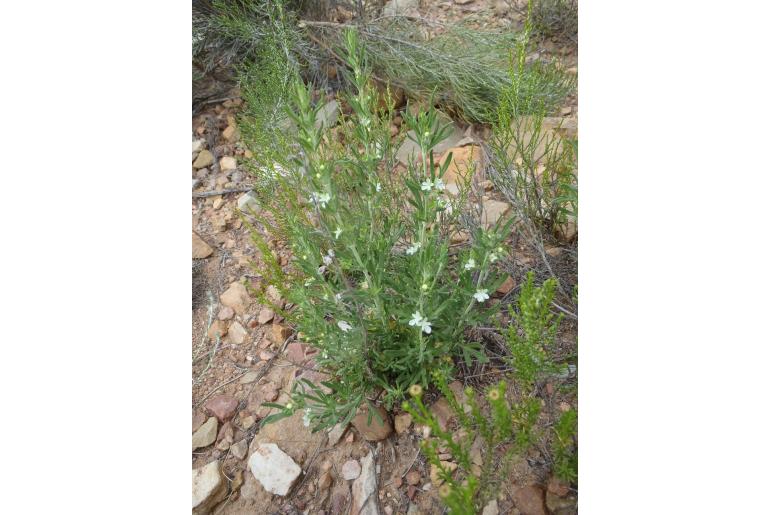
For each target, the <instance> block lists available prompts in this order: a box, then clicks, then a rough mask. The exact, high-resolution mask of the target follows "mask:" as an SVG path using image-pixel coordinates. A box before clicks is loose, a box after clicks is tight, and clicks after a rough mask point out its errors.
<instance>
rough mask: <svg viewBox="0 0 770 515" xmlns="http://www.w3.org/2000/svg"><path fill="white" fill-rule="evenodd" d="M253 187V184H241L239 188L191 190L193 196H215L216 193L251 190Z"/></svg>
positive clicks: (223, 193)
mask: <svg viewBox="0 0 770 515" xmlns="http://www.w3.org/2000/svg"><path fill="white" fill-rule="evenodd" d="M253 189H254V186H242V187H240V188H231V189H229V190H211V191H198V192H193V194H192V196H193V198H203V197H215V196H217V195H227V194H228V193H243V192H245V191H251V190H253Z"/></svg>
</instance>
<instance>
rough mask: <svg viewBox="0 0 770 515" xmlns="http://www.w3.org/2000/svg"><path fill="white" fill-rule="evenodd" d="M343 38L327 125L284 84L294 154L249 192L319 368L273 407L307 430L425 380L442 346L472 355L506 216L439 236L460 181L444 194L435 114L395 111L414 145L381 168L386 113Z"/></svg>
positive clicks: (477, 354) (453, 213)
mask: <svg viewBox="0 0 770 515" xmlns="http://www.w3.org/2000/svg"><path fill="white" fill-rule="evenodd" d="M345 45H346V48H345V51H346V56H347V61H348V62H347V65H348V67H349V68H350V70H351V72H350V77H348V79H349V80H350V82H351V83H352V84H353V85H354V90H355V91H354V93H352V94H351V95H349V96H347V97H346V98H345V102H346V103H347V104H348V105H349V106H350V108H351V109H352V115H351V117H350V119H349V120H346V121H344V123H343V124H342V125H341V127H339V128H337V129H334V130H333V131H332V130H331V129H330V128H329V127H328V124H325V123H319V119H318V115H319V112H320V109H321V107H320V106H319V107H313V106H312V105H311V93H310V91H308V89H307V88H306V87H305V86H303V85H301V84H298V85H297V86H296V87H295V88H294V95H293V96H294V98H293V100H294V108H293V109H292V111H291V114H290V116H291V118H292V120H293V121H294V124H295V125H296V143H297V145H296V155H295V156H294V157H293V159H292V166H291V167H290V168H289V169H288V170H281V171H279V172H277V173H276V174H275V188H274V189H272V190H270V191H263V192H262V194H261V198H262V203H263V206H264V207H265V208H266V210H268V211H271V212H272V213H273V215H274V220H275V222H276V223H275V224H274V225H272V226H271V227H270V228H271V229H272V230H273V231H274V232H275V233H277V234H279V235H280V236H281V237H283V238H285V239H286V241H288V242H289V244H290V246H291V249H292V252H293V255H294V261H293V264H294V270H293V272H292V273H291V274H289V275H288V276H285V277H284V276H281V274H280V273H279V270H278V269H277V267H273V268H272V272H271V274H270V275H271V277H270V279H271V282H272V283H273V285H274V286H276V287H277V288H278V289H279V290H280V291H281V292H282V293H283V295H284V296H285V297H286V298H287V300H288V301H289V302H290V303H292V304H293V306H294V308H293V309H292V310H290V311H288V312H286V313H285V315H286V316H287V318H288V319H289V320H290V321H291V322H293V323H294V324H295V325H296V327H297V329H298V331H299V334H300V335H301V337H302V339H303V341H306V342H308V343H309V344H310V345H312V346H313V347H315V348H316V349H317V350H318V353H317V354H316V357H315V361H316V363H317V364H318V365H319V366H320V367H321V368H323V369H324V370H325V371H326V372H327V373H328V374H329V380H328V381H324V382H323V383H322V384H313V383H311V382H309V381H306V382H300V383H297V384H296V385H295V389H294V390H293V398H292V402H291V403H290V404H288V405H286V406H279V407H280V408H281V411H280V412H279V413H277V414H276V416H284V415H287V414H289V413H291V412H293V411H294V410H296V409H304V410H305V411H306V415H307V417H306V420H307V421H308V422H309V423H312V424H313V426H314V428H316V429H320V428H321V427H328V426H331V425H333V424H336V423H338V422H340V421H343V420H350V418H351V417H352V416H354V415H355V413H356V411H357V409H358V408H359V406H361V405H362V404H363V403H367V402H373V401H375V400H378V401H384V402H385V404H386V405H388V406H391V405H392V404H393V403H394V402H398V401H400V400H401V399H403V397H404V394H405V392H406V390H407V389H408V388H409V386H410V385H413V384H420V385H423V386H425V387H427V386H428V385H429V384H430V383H431V377H432V376H431V373H432V372H433V371H434V370H439V369H442V370H446V369H448V368H450V367H451V366H452V358H453V357H461V358H463V359H465V360H467V361H470V360H472V359H484V354H483V352H482V350H481V347H480V345H479V344H478V343H475V342H472V341H468V340H467V339H466V334H465V333H466V329H467V328H468V327H470V326H473V325H474V324H477V323H480V322H482V321H486V320H488V317H489V316H490V315H491V312H492V311H493V310H494V309H495V308H494V307H493V306H490V305H489V304H490V303H488V302H487V300H488V299H489V296H490V294H491V293H492V292H494V291H495V289H496V288H497V287H498V286H499V284H500V283H501V278H500V277H499V275H498V274H496V273H495V272H493V270H492V269H491V265H492V264H493V263H494V262H495V261H497V260H499V259H501V258H502V257H503V256H504V252H505V251H504V249H503V247H502V246H501V244H502V241H503V237H504V235H505V234H507V232H508V231H509V230H510V224H511V222H510V221H508V222H507V224H505V225H502V224H498V225H496V226H495V227H493V228H492V229H489V230H484V229H481V228H478V229H476V230H475V231H473V233H472V235H471V242H472V243H471V244H470V245H468V246H466V248H462V249H456V248H454V247H453V248H452V249H450V242H451V238H450V234H451V230H452V227H453V226H456V224H457V222H458V216H459V213H460V204H461V203H462V202H463V198H464V195H463V194H462V193H463V192H464V191H466V190H467V181H466V183H461V184H459V185H458V189H459V190H460V192H461V195H460V196H459V197H454V196H452V195H451V194H450V193H449V189H448V188H447V184H446V183H445V182H444V180H445V179H446V177H445V174H446V171H447V169H448V167H449V165H450V164H451V156H450V158H449V159H447V160H446V161H445V162H444V163H443V164H442V165H441V166H437V165H436V163H435V162H434V156H433V153H432V149H433V148H434V147H435V146H436V144H438V143H439V142H440V141H442V139H443V138H444V137H445V135H446V133H447V127H442V126H440V124H439V123H438V121H437V115H436V112H435V111H431V112H427V113H422V114H420V115H418V116H412V115H410V114H408V113H405V114H404V120H405V123H406V124H407V125H408V126H409V128H410V129H411V130H412V131H413V134H414V142H415V143H416V146H417V151H416V152H415V153H414V155H413V159H411V160H410V164H409V166H408V167H407V169H406V170H401V171H398V170H394V169H393V157H392V155H393V149H392V148H391V145H390V136H389V132H388V130H389V124H390V115H389V114H387V113H386V114H385V116H379V115H378V113H377V112H376V109H377V108H376V106H377V105H378V104H377V102H378V98H377V94H376V90H374V89H373V88H372V87H371V81H370V71H369V67H368V65H367V60H366V56H365V53H364V49H363V48H362V47H361V45H360V43H359V40H358V37H357V34H356V32H354V31H348V32H347V33H346V35H345ZM340 139H341V140H343V141H344V145H343V144H340V143H339V141H340ZM447 180H448V179H447ZM265 224H266V225H267V226H270V223H268V222H267V220H265ZM274 419H275V417H273V418H272V419H270V420H274Z"/></svg>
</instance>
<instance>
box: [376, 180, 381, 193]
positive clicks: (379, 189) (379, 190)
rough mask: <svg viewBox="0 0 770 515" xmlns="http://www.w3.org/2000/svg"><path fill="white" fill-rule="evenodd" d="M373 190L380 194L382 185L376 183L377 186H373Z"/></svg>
mask: <svg viewBox="0 0 770 515" xmlns="http://www.w3.org/2000/svg"><path fill="white" fill-rule="evenodd" d="M374 189H375V190H377V193H379V192H381V191H382V184H380V183H379V182H378V183H377V186H375V187H374Z"/></svg>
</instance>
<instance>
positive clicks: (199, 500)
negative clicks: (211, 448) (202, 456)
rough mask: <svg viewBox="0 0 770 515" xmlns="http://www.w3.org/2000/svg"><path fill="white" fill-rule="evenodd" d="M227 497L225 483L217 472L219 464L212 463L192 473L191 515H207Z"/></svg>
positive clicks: (216, 462)
mask: <svg viewBox="0 0 770 515" xmlns="http://www.w3.org/2000/svg"><path fill="white" fill-rule="evenodd" d="M226 495H227V482H225V481H223V479H222V474H221V472H220V471H219V462H218V461H212V462H211V463H209V464H207V465H204V466H203V467H200V468H197V469H193V471H192V510H193V513H196V514H197V513H208V512H209V511H210V510H211V508H213V507H214V506H215V505H216V504H217V503H219V502H220V501H222V500H223V499H224V498H225V496H226Z"/></svg>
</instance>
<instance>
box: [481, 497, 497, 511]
mask: <svg viewBox="0 0 770 515" xmlns="http://www.w3.org/2000/svg"><path fill="white" fill-rule="evenodd" d="M499 513H500V509H499V508H498V507H497V499H492V500H491V501H489V503H487V505H486V506H484V510H483V511H482V512H481V515H498V514H499Z"/></svg>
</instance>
